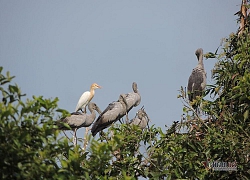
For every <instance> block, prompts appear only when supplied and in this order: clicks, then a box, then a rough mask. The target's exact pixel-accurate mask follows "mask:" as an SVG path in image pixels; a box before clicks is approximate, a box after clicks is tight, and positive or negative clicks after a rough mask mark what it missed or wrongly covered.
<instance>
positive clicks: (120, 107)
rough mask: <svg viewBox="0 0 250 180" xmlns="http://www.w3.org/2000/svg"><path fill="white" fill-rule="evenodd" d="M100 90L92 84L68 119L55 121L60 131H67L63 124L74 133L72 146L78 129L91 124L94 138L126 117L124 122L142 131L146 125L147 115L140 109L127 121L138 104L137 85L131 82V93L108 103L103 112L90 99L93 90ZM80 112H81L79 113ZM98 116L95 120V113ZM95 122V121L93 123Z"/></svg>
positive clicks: (139, 99)
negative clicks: (136, 126) (129, 114)
mask: <svg viewBox="0 0 250 180" xmlns="http://www.w3.org/2000/svg"><path fill="white" fill-rule="evenodd" d="M98 88H101V86H99V85H98V84H96V83H94V84H92V85H91V87H90V91H86V92H84V93H83V94H82V96H81V97H80V99H79V101H78V103H77V106H76V109H75V112H73V113H71V115H70V116H69V117H66V118H62V119H60V120H58V121H57V125H58V127H59V129H60V130H69V128H68V127H67V126H65V125H64V123H66V124H68V126H69V127H70V128H71V129H72V130H73V131H74V135H73V136H74V144H76V132H77V130H78V129H79V128H82V127H86V128H87V127H89V126H91V125H92V124H93V125H92V128H91V132H92V135H93V136H95V135H96V134H97V133H98V132H100V131H102V130H103V129H105V128H108V127H109V126H111V125H112V124H113V123H115V122H116V121H118V120H120V119H121V118H123V116H125V115H126V119H127V120H126V122H127V123H128V124H131V125H132V124H133V125H138V126H139V127H140V128H141V129H144V128H145V127H146V126H147V125H148V121H149V118H148V115H147V113H146V112H145V110H144V108H141V109H140V110H139V111H138V112H137V114H136V116H135V118H133V119H132V120H130V121H129V119H128V113H129V111H130V110H131V109H132V108H133V107H136V106H138V105H139V104H140V102H141V96H140V93H139V91H138V88H137V83H135V82H133V84H132V89H133V92H130V93H127V94H121V95H120V96H119V99H118V100H117V101H114V102H112V103H109V105H108V106H107V108H106V109H105V110H104V111H101V110H100V108H99V107H98V106H97V105H96V104H95V103H93V102H91V100H92V98H93V97H94V94H95V89H98ZM87 106H88V109H89V112H90V114H87V111H86V107H87ZM80 111H81V112H80ZM95 111H96V112H97V113H98V114H99V116H98V117H97V119H96V112H95ZM95 120H96V121H95Z"/></svg>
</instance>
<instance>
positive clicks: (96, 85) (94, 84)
mask: <svg viewBox="0 0 250 180" xmlns="http://www.w3.org/2000/svg"><path fill="white" fill-rule="evenodd" d="M98 88H99V89H101V88H102V87H101V86H99V85H98V84H96V83H93V84H92V85H91V89H98Z"/></svg>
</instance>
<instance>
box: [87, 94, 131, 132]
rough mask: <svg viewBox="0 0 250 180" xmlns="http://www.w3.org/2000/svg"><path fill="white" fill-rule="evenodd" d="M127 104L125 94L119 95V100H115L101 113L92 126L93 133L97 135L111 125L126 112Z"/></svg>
mask: <svg viewBox="0 0 250 180" xmlns="http://www.w3.org/2000/svg"><path fill="white" fill-rule="evenodd" d="M126 110H127V108H126V104H125V102H124V94H121V95H120V96H119V100H118V101H114V102H112V103H110V104H109V105H108V107H107V108H106V109H105V110H104V111H103V112H102V113H101V114H100V115H99V117H98V118H97V120H96V121H95V123H94V124H93V126H92V128H91V132H92V135H93V136H95V135H96V134H97V133H98V132H99V131H101V130H103V129H105V128H107V127H109V126H111V124H113V123H115V122H116V121H118V120H120V119H121V118H122V117H123V116H124V115H125V114H126Z"/></svg>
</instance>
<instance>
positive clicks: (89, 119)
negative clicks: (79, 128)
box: [86, 109, 96, 125]
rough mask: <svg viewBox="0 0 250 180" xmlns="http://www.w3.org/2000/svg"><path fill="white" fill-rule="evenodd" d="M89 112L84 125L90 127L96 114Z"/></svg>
mask: <svg viewBox="0 0 250 180" xmlns="http://www.w3.org/2000/svg"><path fill="white" fill-rule="evenodd" d="M89 111H90V112H91V114H90V115H88V118H87V119H86V124H88V125H91V124H92V123H93V122H94V120H95V118H96V114H95V111H94V110H93V109H89Z"/></svg>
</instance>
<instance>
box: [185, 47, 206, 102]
mask: <svg viewBox="0 0 250 180" xmlns="http://www.w3.org/2000/svg"><path fill="white" fill-rule="evenodd" d="M195 55H196V56H197V59H198V65H197V66H196V67H195V68H194V69H193V71H192V74H191V75H190V77H189V79H188V88H187V89H188V98H189V101H193V100H194V99H196V97H197V96H202V94H203V91H204V89H205V87H206V81H207V74H206V71H205V69H204V64H203V49H202V48H200V49H197V50H196V51H195ZM194 107H195V106H194Z"/></svg>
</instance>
